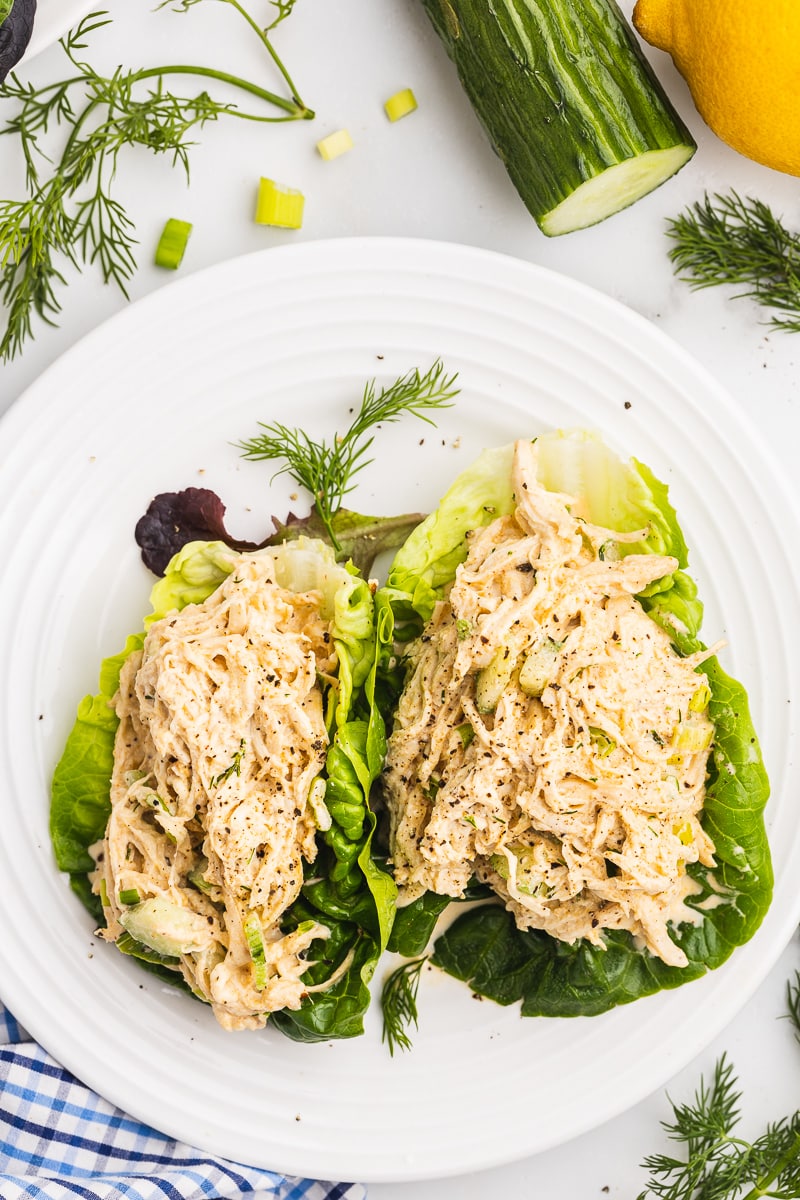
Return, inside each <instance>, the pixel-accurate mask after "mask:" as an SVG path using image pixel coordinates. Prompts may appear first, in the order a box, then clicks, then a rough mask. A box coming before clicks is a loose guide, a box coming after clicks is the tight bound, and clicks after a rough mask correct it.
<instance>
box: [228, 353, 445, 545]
mask: <svg viewBox="0 0 800 1200" xmlns="http://www.w3.org/2000/svg"><path fill="white" fill-rule="evenodd" d="M455 380H456V376H455V375H450V376H447V375H445V371H444V367H443V366H442V363H441V361H439V360H438V359H437V361H436V362H435V363H434V364H433V366H432V367H430V369H429V370H428V371H426V372H425V374H424V375H420V373H419V370H416V369H415V370H413V371H409V372H408V373H407V374H406V375H403V376H401V377H400V378H399V379H397V380H395V382H394V383H392V384H390V385H389V386H388V387H385V388H381V389H380V390H377V388H376V384H375V381H374V380H372V381H371V382H369V383H367V385H366V387H365V388H364V394H363V396H362V399H361V405H360V407H359V409H358V412H357V413H356V415H355V417H354V418H353V420H352V421H351V423H350V425H349V426H348V428H347V429H346V430H345V432H344V433H343V434H337V435H335V436H334V437H333V439H332V440H331V441H330V442H327V441H325V440H324V439H323V440H321V441H318V442H317V441H314V440H313V439H312V438H311V437H309V435H308V434H307V433H306V432H305V431H304V430H302V429H292V428H289V427H288V426H286V425H283V424H282V423H281V422H278V421H275V422H272V423H271V424H269V425H265V424H264V423H263V422H259V426H260V428H261V429H262V430H263V431H264V432H263V433H260V434H258V435H257V436H256V437H254V438H249V439H247V440H246V441H243V442H237V443H236V445H237V448H238V449H239V450H241V452H242V457H243V458H247V459H251V460H263V459H265V460H267V461H273V460H275V459H278V460H281V459H282V460H283V462H284V466H282V467H281V468H280V469H279V470H278V471H276V472H275V476H274V477H273V478H275V477H277V476H278V475H290V476H291V477H292V479H294V480H295V481H296V482H297V483H299V484H300V485H301V486H302V487H304V488H306V489H307V490H308V491H309V492H310V493H311V495H312V496H313V497H314V505H315V507H316V510H317V512H318V513H319V516H320V519H321V520H322V523H323V525H324V526H325V529H326V531H327V533H328V536H329V537H330V540H331V544H332V545H333V546H334V547H335V548H336V550H337V551H338V550H340V549H341V547H340V545H339V542H338V540H337V537H336V533H335V531H334V527H333V519H334V517H335V516H336V513H337V512H338V511H339V509H340V508H341V506H342V502H343V500H344V498H345V496H347V495H348V494H349V493H350V492H352V491H353V489H354V488H355V477H356V475H357V474H358V473H359V471H362V470H363V469H364V467H366V466H367V465H368V464H369V463H371V462H372V459H371V458H368V457H367V454H368V452H369V450H370V447H371V446H372V443H373V441H374V433H372V432H371V431H372V430H374V429H375V428H376V427H378V426H380V425H388V424H391V423H393V422H395V421H398V420H400V418H401V417H403V416H407V415H410V416H414V417H419V419H420V420H421V421H426V422H427V423H428V424H429V425H432V424H433V421H432V420H431V418H430V417H428V416H427V415H426V414H427V413H428V412H430V411H431V410H436V409H442V408H449V407H450V405H451V403H452V400H453V397H454V396H455V395H457V392H458V389H457V388H456V387H455Z"/></svg>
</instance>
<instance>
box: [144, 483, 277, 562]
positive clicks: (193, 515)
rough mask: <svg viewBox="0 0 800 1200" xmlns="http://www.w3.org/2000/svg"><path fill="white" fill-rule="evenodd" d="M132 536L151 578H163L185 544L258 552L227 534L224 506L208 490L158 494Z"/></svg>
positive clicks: (194, 489) (254, 544)
mask: <svg viewBox="0 0 800 1200" xmlns="http://www.w3.org/2000/svg"><path fill="white" fill-rule="evenodd" d="M135 537H136V544H137V545H138V546H139V549H140V550H141V552H142V562H143V563H144V565H145V566H146V567H147V568H148V570H150V571H152V572H153V574H154V575H163V574H164V572H165V571H166V569H167V564H168V563H169V562H170V560H171V559H172V558H174V556H175V555H176V554H177V553H178V551H179V550H182V549H183V547H184V546H185V545H186V543H187V542H224V543H225V545H226V546H230V547H231V549H233V550H256V549H258V546H257V544H256V543H255V542H241V541H238V540H237V539H236V538H234V537H233V536H232V535H231V534H230V533H228V530H227V529H226V528H225V505H224V504H223V503H222V501H221V500H220V498H219V496H218V495H217V493H216V492H212V491H211V490H210V489H209V488H195V487H190V488H184V489H183V491H181V492H160V493H159V495H157V496H155V497H154V498H153V499H152V500H151V501H150V503H149V504H148V506H147V511H146V512H145V514H144V516H142V517H140V518H139V520H138V521H137V522H136V530H135Z"/></svg>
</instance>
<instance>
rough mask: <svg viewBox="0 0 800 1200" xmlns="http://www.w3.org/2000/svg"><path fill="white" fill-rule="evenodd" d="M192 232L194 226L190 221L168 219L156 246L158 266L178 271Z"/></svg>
mask: <svg viewBox="0 0 800 1200" xmlns="http://www.w3.org/2000/svg"><path fill="white" fill-rule="evenodd" d="M191 232H192V226H191V224H190V222H189V221H176V220H174V219H170V220H169V221H167V223H166V225H165V226H164V228H163V230H162V233H161V237H160V238H159V239H158V245H157V246H156V266H157V267H166V268H167V270H170V271H177V269H178V267H179V266H180V265H181V263H182V262H183V256H184V254H185V253H186V247H187V245H188V244H189V235H190V234H191Z"/></svg>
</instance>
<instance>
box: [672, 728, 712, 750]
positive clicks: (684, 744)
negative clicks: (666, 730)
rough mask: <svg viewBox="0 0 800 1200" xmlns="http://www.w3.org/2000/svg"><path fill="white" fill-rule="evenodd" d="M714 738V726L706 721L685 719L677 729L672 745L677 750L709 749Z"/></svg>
mask: <svg viewBox="0 0 800 1200" xmlns="http://www.w3.org/2000/svg"><path fill="white" fill-rule="evenodd" d="M713 740H714V726H713V725H712V724H710V723H706V722H702V723H701V722H692V721H684V723H683V724H682V725H679V726H678V727H677V729H676V730H675V733H674V734H673V737H672V745H673V746H674V748H675V749H676V750H690V751H697V750H707V749H708V747H709V746H710V745H711V743H712V741H713Z"/></svg>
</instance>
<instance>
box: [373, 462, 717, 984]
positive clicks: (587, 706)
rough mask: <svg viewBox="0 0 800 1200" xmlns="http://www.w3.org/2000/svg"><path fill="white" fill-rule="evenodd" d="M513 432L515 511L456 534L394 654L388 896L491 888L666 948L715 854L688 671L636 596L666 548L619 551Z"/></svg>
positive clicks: (574, 926) (534, 914) (692, 661)
mask: <svg viewBox="0 0 800 1200" xmlns="http://www.w3.org/2000/svg"><path fill="white" fill-rule="evenodd" d="M536 471H537V454H536V447H535V444H531V443H530V442H524V441H521V442H518V443H517V444H516V447H515V454H514V466H513V487H514V495H515V503H516V510H515V511H514V513H513V515H510V516H503V517H500V518H498V519H497V520H495V521H494V522H493V523H492V524H490V525H488V526H486V527H485V528H483V529H481V530H478V531H475V532H474V533H473V534H472V535H471V536H470V539H469V553H468V557H467V559H466V561H465V562H464V563H463V564H462V565H461V567H460V568H459V569H458V572H457V575H456V578H455V581H454V582H453V584H452V586H451V588H450V590H449V593H448V595H447V596H446V598H445V599H444V600H442V601H440V602H439V603H438V604H437V606H436V608H435V610H434V613H433V616H432V618H431V620H430V621H429V623H428V624H427V626H426V628H425V630H424V632H423V634H422V636H421V637H420V638H419V639H418V640H417V641H416V642H415V643H414V644H413V645H412V646H411V648H410V650H409V652H408V659H409V676H408V681H407V684H406V687H405V690H404V692H403V695H402V698H401V700H400V703H399V707H398V711H397V714H396V719H395V726H394V731H393V733H392V735H391V737H390V739H389V748H388V756H387V763H386V771H385V775H384V790H385V795H386V801H387V807H388V810H389V815H390V823H391V834H390V837H391V853H392V859H393V863H394V873H395V878H396V881H397V883H398V885H399V887H400V902H401V903H408V902H410V901H412V900H414V899H415V898H416V897H417V896H419V895H420V894H421V893H423V892H424V891H426V890H430V891H433V892H437V893H439V894H442V895H449V896H453V897H458V896H461V895H463V893H464V890H465V888H466V886H467V884H468V882H469V881H470V879H471V878H472V877H473V876H477V877H478V878H479V879H480V880H481V881H483V882H485V883H488V884H489V885H491V887H492V888H493V889H494V891H495V892H496V893H497V894H498V895H499V896H500V897H501V898H502V899H503V901H504V902H505V904H506V906H507V908H508V909H509V910H510V911H511V912H512V913H513V915H514V917H515V920H516V922H517V925H518V926H519V927H520V928H523V929H527V928H531V929H541V930H544V931H546V932H547V933H549V934H551V935H552V936H553V937H555V938H557V939H560V940H562V941H565V942H568V943H574V942H575V941H576V940H577V939H581V938H585V939H587V941H589V942H590V943H594V944H596V945H602V944H603V934H604V931H605V930H615V929H619V930H627V931H629V932H630V933H631V934H632V935H633V937H634V939H636V942H637V944H639V945H640V946H642V947H646V948H647V949H648V950H649V951H650V952H651V953H653V954H654V955H657V956H658V957H659V958H660V959H662V960H663V961H664V962H665V963H668V964H670V965H674V966H684V965H685V964H686V957H685V955H684V953H683V951H682V950H681V949H680V948H679V947H678V946H676V945H675V943H674V942H673V941H672V939H671V938H670V936H669V925H670V923H674V924H676V925H677V924H680V923H681V922H697V921H698V920H699V919H700V918H699V916H698V914H697V913H696V912H695V911H694V910H693V909H692V908H691V907H690V906H688V905H687V904H686V901H687V899H688V898H689V897H691V896H692V895H693V894H694V893H695V892H697V891H698V890H699V889H698V887H697V885H696V884H695V883H694V881H693V880H692V878H691V877H690V875H689V874H687V870H686V868H687V866H688V865H690V864H692V863H701V864H703V865H704V866H706V867H712V866H713V865H714V845H713V843H712V841H711V839H710V838H709V836H708V835H707V833H706V832H705V831H704V830H703V828H702V825H701V823H700V813H701V810H702V807H703V798H704V793H705V781H706V764H707V760H708V754H709V749H710V746H711V743H712V740H713V734H714V727H713V724H712V722H711V721H710V719H709V717H708V712H707V706H708V700H709V698H710V689H709V687H708V681H707V679H706V677H705V675H704V674H703V673H702V671H701V670H700V669H699V668H700V666H701V665H702V663H703V662H704V661H705V659H706V658H708V657H709V656H710V655H711V654H712V653H713V652H714V650H713V649H712V650H708V651H702V652H699V653H697V654H693V655H689V656H688V657H681V656H680V655H679V654H678V653H677V652H676V650H675V649H674V647H673V645H672V643H671V641H670V639H669V637H668V636H667V634H666V633H665V632H664V631H663V630H662V629H661V628H660V627H659V626H658V625H656V624H655V622H654V621H653V620H651V618H650V617H649V616H648V615H647V614H646V612H645V611H644V609H643V608H642V605H641V604H640V602H639V601H638V600H637V599H636V596H637V593H640V592H642V591H643V590H644V589H645V588H646V587H647V586H648V585H649V584H651V583H653V582H654V581H656V580H658V579H661V578H662V577H664V576H666V575H669V574H671V573H672V572H673V571H674V570H675V569H676V567H677V566H678V563H677V561H676V560H675V559H674V558H670V557H666V556H661V555H655V554H636V553H630V554H627V555H624V556H622V555H621V554H620V546H624V543H625V542H626V541H627V542H636V541H639V540H640V539H641V538H642V536H643V533H642V531H639V532H637V533H634V534H628V535H625V534H619V533H615V532H614V531H613V530H610V529H604V528H600V527H597V526H594V525H591V524H589V523H587V522H586V521H584V520H582V519H581V518H580V516H579V514H578V511H577V508H576V507H575V504H574V502H573V500H572V498H571V497H569V496H566V495H562V494H558V493H554V492H549V491H547V490H546V489H545V488H544V487H542V486H541V484H540V483H539V482H538V481H537V476H536Z"/></svg>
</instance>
